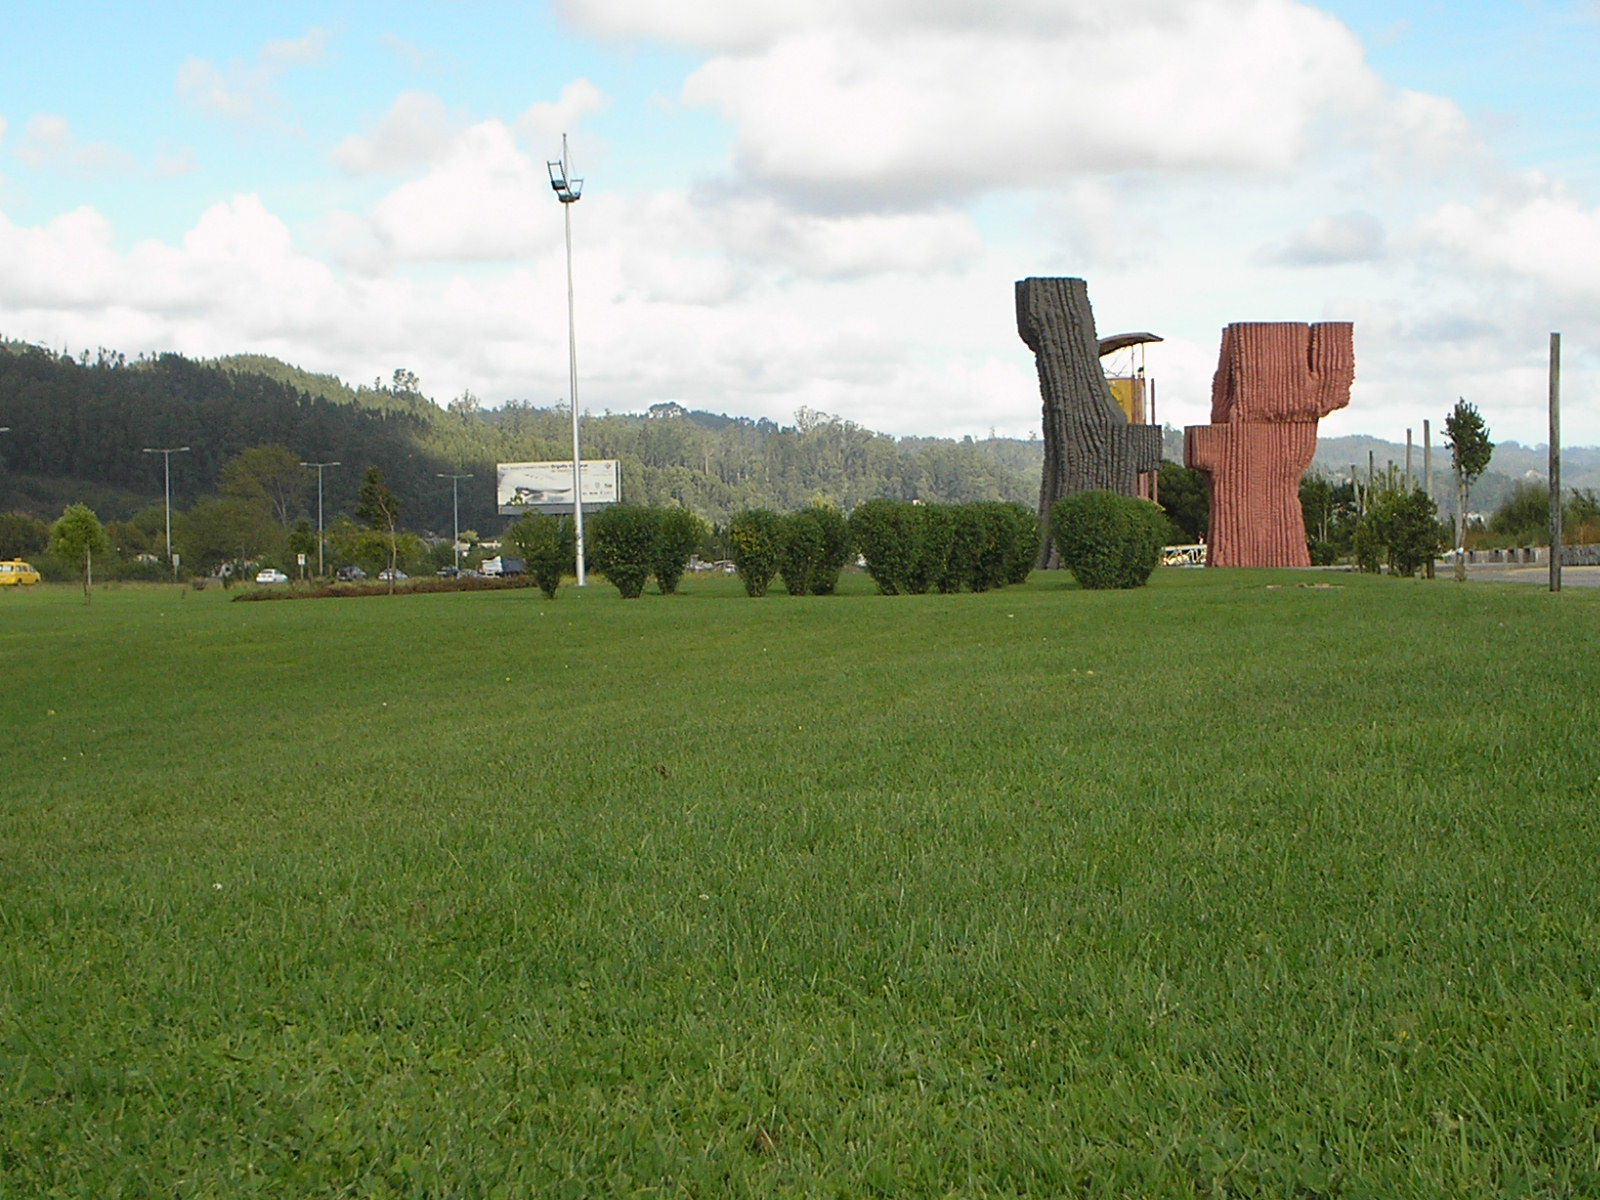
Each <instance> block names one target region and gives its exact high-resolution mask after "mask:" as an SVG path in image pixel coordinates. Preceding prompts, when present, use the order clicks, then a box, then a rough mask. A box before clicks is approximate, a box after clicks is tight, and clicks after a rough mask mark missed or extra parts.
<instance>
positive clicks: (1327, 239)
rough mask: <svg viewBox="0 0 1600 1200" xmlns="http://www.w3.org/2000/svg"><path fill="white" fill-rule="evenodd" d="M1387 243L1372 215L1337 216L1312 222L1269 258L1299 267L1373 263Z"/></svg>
mask: <svg viewBox="0 0 1600 1200" xmlns="http://www.w3.org/2000/svg"><path fill="white" fill-rule="evenodd" d="M1386 240H1387V239H1386V235H1385V233H1384V228H1383V222H1382V221H1380V220H1379V219H1378V218H1377V217H1375V216H1373V215H1372V214H1371V213H1369V212H1345V213H1336V214H1334V215H1333V216H1326V217H1316V218H1314V219H1313V220H1311V221H1310V222H1309V223H1307V224H1306V226H1305V227H1304V228H1302V229H1301V230H1300V231H1299V232H1298V233H1296V234H1295V235H1294V237H1292V238H1290V239H1289V241H1288V243H1287V244H1286V245H1284V246H1282V247H1279V248H1277V249H1275V250H1273V251H1271V252H1270V253H1269V254H1268V258H1269V260H1270V261H1275V262H1280V263H1284V264H1287V265H1289V266H1301V267H1306V266H1333V265H1338V264H1343V263H1364V262H1374V261H1376V260H1377V259H1379V258H1382V257H1383V254H1384V251H1385V246H1386Z"/></svg>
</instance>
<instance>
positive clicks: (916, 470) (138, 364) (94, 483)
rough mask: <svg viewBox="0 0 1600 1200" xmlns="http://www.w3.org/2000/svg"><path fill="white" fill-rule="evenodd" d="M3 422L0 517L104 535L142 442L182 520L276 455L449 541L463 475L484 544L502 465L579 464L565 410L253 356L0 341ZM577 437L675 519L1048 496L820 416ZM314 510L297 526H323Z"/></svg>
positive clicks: (998, 467) (134, 504) (988, 449)
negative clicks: (86, 510)
mask: <svg viewBox="0 0 1600 1200" xmlns="http://www.w3.org/2000/svg"><path fill="white" fill-rule="evenodd" d="M0 425H9V426H10V427H11V432H10V433H9V434H8V435H6V436H5V437H4V438H3V439H0V511H7V510H15V511H20V512H25V513H29V514H31V515H33V516H35V517H38V518H40V519H49V518H53V517H54V516H56V515H58V514H59V513H60V511H61V509H62V508H63V507H64V506H65V504H67V503H69V502H72V501H75V500H86V501H87V502H88V503H90V504H91V505H92V506H93V507H95V508H96V509H97V511H100V513H101V515H102V516H103V517H105V518H107V519H125V518H127V517H130V516H131V515H132V514H133V513H134V512H135V511H137V510H138V509H140V508H142V507H144V506H145V505H148V504H150V503H152V502H159V501H160V499H161V494H162V474H161V464H162V459H161V456H159V455H152V454H146V453H144V452H143V449H144V447H147V446H183V445H187V446H190V447H191V450H190V452H189V453H187V454H180V455H174V456H173V458H172V490H173V504H174V507H175V508H177V509H180V510H181V509H185V508H188V507H190V506H191V505H193V504H194V503H196V502H197V501H199V500H201V499H202V498H204V497H206V496H209V495H212V494H214V493H216V492H217V491H218V478H219V474H220V472H221V470H222V468H223V465H224V464H225V463H227V462H228V460H229V459H231V458H233V457H234V456H236V455H238V454H240V453H242V452H243V451H245V450H247V449H250V448H252V447H256V446H265V445H282V446H286V447H288V449H289V450H290V451H291V452H292V453H293V454H295V455H297V456H299V457H300V458H303V459H307V460H313V461H324V462H326V461H338V462H340V463H341V464H342V465H341V467H340V468H338V469H334V470H330V471H328V472H327V473H326V476H325V482H326V496H325V508H326V515H327V517H328V520H329V521H331V520H332V519H333V517H334V515H335V514H337V513H341V512H348V511H351V510H352V509H353V507H354V505H355V502H356V490H357V487H358V485H359V481H360V478H361V474H362V472H363V471H364V470H365V469H366V468H367V467H370V466H376V467H378V468H379V469H380V470H381V471H382V472H383V475H384V478H385V479H386V480H387V481H388V484H389V486H391V487H392V488H394V490H395V492H396V493H397V494H398V495H399V497H400V499H401V501H402V503H403V505H404V510H405V521H406V524H407V525H408V526H409V527H411V528H414V529H419V530H434V531H438V530H444V531H448V529H449V528H450V522H451V490H450V484H449V481H448V480H445V479H441V478H439V475H440V474H441V473H445V472H453V473H462V472H465V473H470V474H471V475H472V476H473V478H472V479H471V480H465V481H463V485H462V488H461V523H462V526H463V527H467V528H475V529H478V530H480V531H482V532H485V533H489V532H492V531H498V530H499V528H500V527H501V526H502V525H503V524H504V523H505V518H501V517H499V516H497V515H496V512H495V500H494V483H495V464H496V463H498V462H518V461H530V460H543V459H564V458H566V457H567V456H568V455H570V453H571V417H570V414H569V413H568V412H567V411H566V410H565V409H564V408H559V407H552V408H537V407H534V406H533V405H531V404H528V403H525V402H519V401H512V402H511V403H509V404H507V405H505V406H504V407H502V408H498V409H485V408H482V407H480V406H479V405H478V404H477V403H476V401H474V400H473V399H472V398H471V397H470V396H466V397H462V398H460V399H458V400H456V401H453V402H452V403H451V404H450V405H449V406H448V407H445V408H441V407H439V406H438V405H436V404H434V403H433V402H432V401H430V400H428V399H427V398H426V397H425V396H424V395H423V394H422V393H421V391H420V389H419V387H418V382H417V380H416V377H415V376H414V375H412V374H411V373H410V372H407V371H405V370H403V369H402V370H397V371H396V372H395V374H394V379H393V382H392V384H389V385H385V384H384V383H382V382H381V381H374V383H373V384H371V385H361V386H358V387H352V386H350V385H348V384H346V383H344V382H343V381H341V380H338V379H336V378H334V377H333V376H329V375H317V374H313V373H311V372H306V371H301V370H300V369H298V368H296V367H292V366H290V365H288V364H285V363H282V362H279V361H277V360H276V359H270V358H265V357H262V356H258V355H237V356H233V357H229V358H223V359H217V360H213V361H210V362H195V361H191V360H189V359H186V358H183V357H181V356H179V355H173V354H164V355H160V356H158V357H156V358H153V359H139V360H133V361H130V360H128V359H126V358H124V357H123V356H121V355H117V354H114V353H111V352H107V351H101V352H100V353H99V354H97V355H95V356H93V357H90V356H88V355H82V356H80V357H79V358H76V359H73V358H70V357H67V356H64V355H60V354H57V353H55V352H52V351H50V350H47V349H44V348H42V347H38V346H32V345H26V344H22V343H16V342H6V343H0ZM582 436H583V448H584V455H585V457H587V458H615V459H618V460H620V461H621V464H622V488H623V494H624V497H625V499H627V500H629V501H631V502H635V503H643V504H679V505H682V506H684V507H687V508H690V509H692V510H693V511H695V512H696V513H698V514H700V515H701V516H703V517H706V518H707V519H709V520H711V521H714V522H720V521H723V520H725V519H726V518H727V517H728V516H729V515H731V514H732V513H733V512H736V511H738V510H740V509H743V508H748V507H753V506H763V507H770V508H774V509H778V510H788V509H794V508H799V507H801V506H803V505H805V504H808V503H811V502H813V501H816V500H829V501H832V502H834V503H836V504H838V505H840V506H841V507H843V508H846V509H848V508H851V507H853V506H854V505H856V504H857V503H859V502H860V501H862V500H865V499H869V498H871V497H874V496H887V497H892V498H897V499H907V500H909V499H923V500H928V501H939V502H944V501H949V502H956V501H967V500H988V499H996V500H1016V501H1020V502H1022V503H1032V502H1033V500H1034V499H1035V498H1036V496H1037V491H1038V473H1039V466H1038V464H1039V461H1040V450H1039V447H1038V444H1037V443H1030V442H1024V441H1015V440H1008V439H989V440H984V441H975V440H973V439H971V438H967V439H962V440H960V441H953V440H949V439H941V438H902V439H896V438H893V437H890V436H888V435H886V434H880V433H874V432H872V431H871V430H868V429H863V428H862V427H861V426H859V425H856V424H854V423H853V422H850V421H846V420H842V419H839V418H836V417H832V416H828V415H827V414H824V413H817V412H811V411H802V412H800V413H798V414H796V421H795V424H794V425H792V426H779V425H777V424H776V423H774V422H772V421H767V420H751V419H749V418H746V417H729V416H726V415H721V414H712V413H691V412H688V411H687V410H685V409H683V408H682V407H681V406H678V405H675V404H662V405H656V406H655V407H654V408H652V409H651V411H650V412H649V413H646V414H641V415H630V414H611V413H606V414H603V415H599V416H585V417H584V418H583V422H582ZM310 495H311V499H309V500H307V501H306V505H307V506H308V511H307V513H306V514H305V515H314V510H311V509H309V506H311V505H314V503H315V499H314V497H315V491H314V489H313V490H312V492H311V493H310Z"/></svg>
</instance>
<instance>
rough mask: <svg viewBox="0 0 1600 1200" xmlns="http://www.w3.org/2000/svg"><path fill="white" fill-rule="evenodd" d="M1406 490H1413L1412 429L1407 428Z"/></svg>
mask: <svg viewBox="0 0 1600 1200" xmlns="http://www.w3.org/2000/svg"><path fill="white" fill-rule="evenodd" d="M1406 491H1407V492H1409V491H1411V430H1410V429H1409V428H1407V429H1406Z"/></svg>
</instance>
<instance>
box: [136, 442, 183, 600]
mask: <svg viewBox="0 0 1600 1200" xmlns="http://www.w3.org/2000/svg"><path fill="white" fill-rule="evenodd" d="M143 450H144V453H146V454H159V455H161V463H162V475H163V476H164V477H165V482H166V495H167V565H168V566H170V567H171V568H172V578H173V579H177V578H178V564H177V563H175V562H173V561H172V456H173V455H174V454H186V453H188V451H189V447H187V446H145V447H143Z"/></svg>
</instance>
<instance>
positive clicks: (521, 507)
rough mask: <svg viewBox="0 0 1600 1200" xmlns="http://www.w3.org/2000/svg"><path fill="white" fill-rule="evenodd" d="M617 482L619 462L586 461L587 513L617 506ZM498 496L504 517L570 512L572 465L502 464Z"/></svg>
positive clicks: (496, 488)
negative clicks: (607, 506) (613, 505)
mask: <svg viewBox="0 0 1600 1200" xmlns="http://www.w3.org/2000/svg"><path fill="white" fill-rule="evenodd" d="M618 479H619V473H618V470H617V460H616V459H614V458H604V459H593V460H591V459H585V460H584V463H583V507H584V510H585V511H587V510H589V509H591V508H601V507H603V506H605V505H607V504H615V503H617V501H618V500H619V499H620V494H619V492H618ZM495 497H496V499H497V500H498V501H499V505H500V515H501V516H503V517H514V516H517V515H518V514H520V513H525V512H542V513H568V512H571V511H572V463H571V461H570V460H569V461H567V462H524V463H500V464H498V466H497V468H496V483H495Z"/></svg>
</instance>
